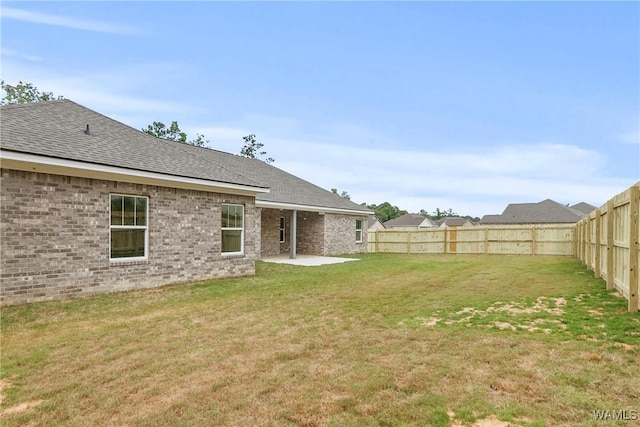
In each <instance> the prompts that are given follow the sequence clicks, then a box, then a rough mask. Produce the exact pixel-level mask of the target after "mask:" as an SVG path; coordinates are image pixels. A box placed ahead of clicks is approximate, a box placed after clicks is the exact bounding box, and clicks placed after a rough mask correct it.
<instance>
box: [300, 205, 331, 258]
mask: <svg viewBox="0 0 640 427" xmlns="http://www.w3.org/2000/svg"><path fill="white" fill-rule="evenodd" d="M296 225H297V227H296V234H297V239H296V252H297V253H299V254H305V255H324V254H325V253H324V215H320V214H319V213H316V212H303V211H298V219H297V221H296Z"/></svg>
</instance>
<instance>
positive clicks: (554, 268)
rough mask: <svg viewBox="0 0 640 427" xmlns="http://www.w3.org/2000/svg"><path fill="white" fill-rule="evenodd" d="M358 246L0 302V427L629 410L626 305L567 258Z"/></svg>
mask: <svg viewBox="0 0 640 427" xmlns="http://www.w3.org/2000/svg"><path fill="white" fill-rule="evenodd" d="M361 258H362V260H361V261H357V262H349V263H345V264H338V265H327V266H322V267H295V266H288V265H278V264H266V263H262V262H259V263H258V264H257V274H256V276H254V277H246V278H239V279H230V280H217V281H212V282H208V283H198V284H193V285H181V286H169V287H164V288H160V289H153V290H146V291H136V292H127V293H120V294H112V295H104V296H99V297H94V298H87V299H82V300H73V301H68V302H54V303H41V304H32V305H25V306H17V307H4V308H2V317H1V326H2V331H1V332H2V336H1V337H2V342H1V345H2V354H1V358H0V361H1V372H0V378H1V381H0V385H1V393H2V406H1V408H2V418H1V420H0V421H1V424H2V425H4V426H15V425H33V426H58V425H76V426H96V425H114V426H115V425H118V426H124V425H129V426H154V425H155V426H164V425H169V426H210V425H230V426H255V425H260V426H296V425H300V426H315V425H323V426H324V425H328V426H372V425H374V426H375V425H380V426H405V425H415V426H471V425H474V424H475V425H483V426H489V425H493V426H506V425H513V426H558V425H565V426H582V425H585V426H604V425H606V426H612V425H622V426H630V425H634V424H635V423H637V422H638V421H633V420H632V419H633V418H637V417H639V416H640V315H639V314H637V313H635V314H634V313H627V312H626V308H627V302H626V301H625V300H624V299H621V298H619V297H616V296H615V295H613V294H610V293H608V292H607V291H605V284H604V282H603V281H601V280H597V279H594V278H593V274H592V273H590V272H588V271H587V270H586V269H585V268H584V267H583V266H581V265H580V263H579V262H578V261H576V260H574V259H572V258H566V257H529V256H522V257H516V256H460V255H457V256H454V255H451V256H446V255H437V256H426V255H424V256H423V255H416V256H409V255H394V254H368V255H364V256H362V257H361ZM597 410H601V411H610V412H609V413H601V416H605V417H607V418H609V419H608V420H606V421H603V420H597V419H596V418H597V417H596V415H594V411H597ZM616 417H617V418H627V420H626V421H624V420H622V421H616V420H611V418H616Z"/></svg>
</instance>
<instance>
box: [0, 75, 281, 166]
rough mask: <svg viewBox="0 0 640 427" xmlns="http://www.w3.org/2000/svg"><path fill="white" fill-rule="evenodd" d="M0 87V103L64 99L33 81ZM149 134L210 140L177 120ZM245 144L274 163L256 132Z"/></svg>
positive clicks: (254, 155)
mask: <svg viewBox="0 0 640 427" xmlns="http://www.w3.org/2000/svg"><path fill="white" fill-rule="evenodd" d="M0 87H1V88H2V90H3V91H4V95H3V97H2V101H1V102H0V105H7V104H28V103H31V102H41V101H54V100H61V99H64V97H63V96H59V95H54V94H53V93H52V92H46V91H41V90H39V89H38V88H37V87H36V86H34V85H33V84H32V83H26V82H22V81H20V82H18V84H17V85H15V86H13V85H9V84H6V83H5V82H4V80H2V81H0ZM141 131H142V132H145V133H147V134H149V135H152V136H155V137H158V138H163V139H168V140H170V141H176V142H181V143H183V144H189V145H195V146H197V147H205V146H207V145H209V143H210V141H209V140H208V139H206V138H205V136H204V135H201V134H199V133H196V136H195V138H191V139H190V138H188V136H187V134H186V132H183V131H182V130H181V129H180V126H179V125H178V122H177V121H175V120H174V121H172V122H171V124H170V125H169V126H167V125H165V124H164V123H163V122H156V121H154V122H153V123H151V124H150V125H148V126H147V127H146V128H142V129H141ZM242 139H243V140H244V145H243V146H242V148H241V149H240V155H241V156H244V157H248V158H251V159H259V160H262V161H264V162H265V163H273V162H274V159H273V158H272V157H266V158H265V156H266V154H267V152H266V151H264V150H263V147H264V144H263V143H261V142H258V141H257V140H256V135H255V134H250V135H247V136H243V137H242Z"/></svg>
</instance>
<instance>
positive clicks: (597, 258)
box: [593, 209, 602, 279]
mask: <svg viewBox="0 0 640 427" xmlns="http://www.w3.org/2000/svg"><path fill="white" fill-rule="evenodd" d="M600 222H601V219H600V209H596V246H595V251H596V253H595V254H594V255H595V265H594V266H593V275H594V277H596V278H597V279H599V278H600V274H601V273H602V272H601V270H600V227H601V226H602V225H601V224H600Z"/></svg>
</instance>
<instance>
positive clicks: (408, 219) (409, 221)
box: [383, 214, 431, 228]
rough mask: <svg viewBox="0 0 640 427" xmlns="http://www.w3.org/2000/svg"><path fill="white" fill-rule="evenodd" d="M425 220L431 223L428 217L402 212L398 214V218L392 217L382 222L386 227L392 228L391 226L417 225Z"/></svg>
mask: <svg viewBox="0 0 640 427" xmlns="http://www.w3.org/2000/svg"><path fill="white" fill-rule="evenodd" d="M425 221H427V224H430V223H431V220H429V219H428V218H425V217H423V216H422V215H418V214H404V215H402V216H399V217H398V218H394V219H390V220H389V221H385V222H384V223H383V225H384V226H385V227H386V228H393V227H419V226H420V224H422V223H424V222H425Z"/></svg>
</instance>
